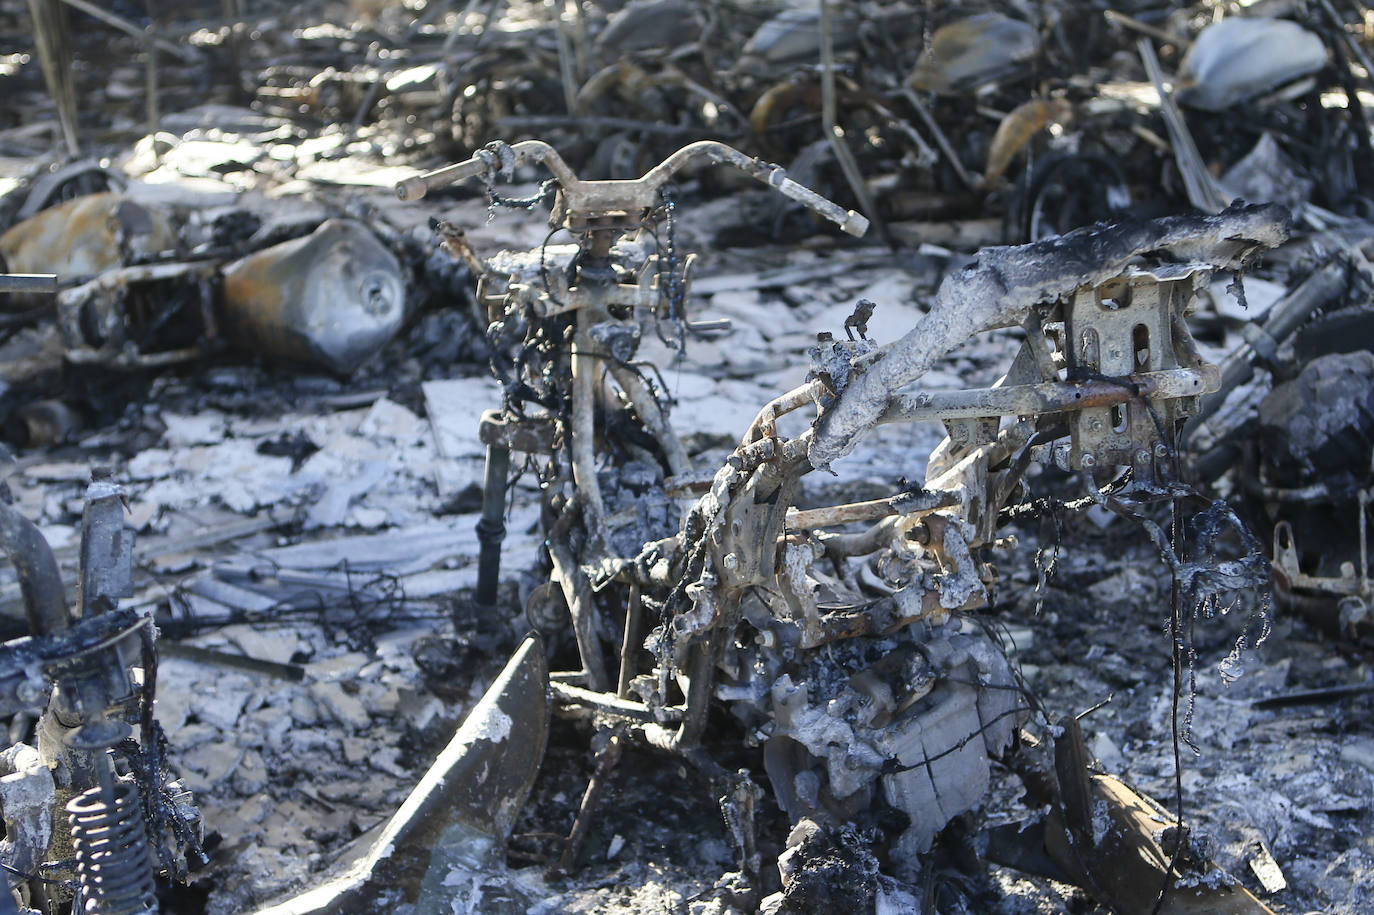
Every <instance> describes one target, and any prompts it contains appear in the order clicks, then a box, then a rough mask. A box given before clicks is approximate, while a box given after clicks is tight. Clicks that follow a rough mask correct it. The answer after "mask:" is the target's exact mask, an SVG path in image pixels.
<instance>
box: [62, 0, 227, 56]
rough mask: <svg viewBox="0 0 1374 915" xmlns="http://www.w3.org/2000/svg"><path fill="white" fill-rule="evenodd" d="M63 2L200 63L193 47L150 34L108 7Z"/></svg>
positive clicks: (80, 1) (84, 1)
mask: <svg viewBox="0 0 1374 915" xmlns="http://www.w3.org/2000/svg"><path fill="white" fill-rule="evenodd" d="M62 2H63V3H65V4H67V5H68V6H70V7H74V8H76V9H79V10H81V12H83V13H85V14H86V15H87V16H90V17H91V18H92V19H99V20H100V21H101V22H103V23H105V24H106V25H110V26H114V27H115V28H116V29H119V30H120V31H121V32H124V33H125V34H126V35H132V36H133V37H134V38H137V39H138V40H139V41H142V42H145V43H151V44H154V45H157V46H158V47H159V48H162V50H164V51H166V52H167V53H169V54H175V55H176V56H177V57H180V58H181V59H182V60H184V61H186V62H187V63H191V64H194V63H200V55H199V54H197V53H196V52H195V51H193V50H192V49H191V48H189V47H184V46H182V45H179V44H176V43H175V42H171V41H168V40H167V39H165V38H158V37H157V36H156V35H150V34H148V32H147V30H146V29H141V28H139V27H138V26H137V25H136V24H134V23H132V22H130V21H129V20H127V19H125V18H124V17H123V16H117V15H115V14H114V13H112V12H110V11H109V10H107V9H102V8H101V7H98V6H96V5H95V4H94V3H88V2H87V0H62Z"/></svg>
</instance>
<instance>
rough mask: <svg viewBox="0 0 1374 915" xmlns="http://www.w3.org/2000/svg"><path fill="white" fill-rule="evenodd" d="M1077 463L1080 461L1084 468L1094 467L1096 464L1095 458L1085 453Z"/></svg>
mask: <svg viewBox="0 0 1374 915" xmlns="http://www.w3.org/2000/svg"><path fill="white" fill-rule="evenodd" d="M1079 463H1080V464H1081V465H1082V466H1083V467H1084V468H1085V469H1086V468H1088V467H1096V466H1097V458H1095V457H1093V456H1092V455H1091V454H1085V455H1083V458H1082V460H1081V461H1079Z"/></svg>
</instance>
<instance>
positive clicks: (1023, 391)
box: [879, 365, 1221, 423]
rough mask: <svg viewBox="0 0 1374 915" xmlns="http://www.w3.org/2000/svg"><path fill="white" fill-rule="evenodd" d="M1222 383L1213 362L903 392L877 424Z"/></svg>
mask: <svg viewBox="0 0 1374 915" xmlns="http://www.w3.org/2000/svg"><path fill="white" fill-rule="evenodd" d="M1220 384H1221V374H1220V372H1219V371H1218V370H1217V368H1216V367H1215V366H1211V365H1206V366H1203V367H1201V368H1196V369H1164V370H1163V371H1159V372H1140V373H1138V374H1134V375H1130V376H1127V377H1125V378H1123V379H1121V381H1120V383H1118V382H1115V381H1097V380H1093V381H1084V382H1072V381H1046V382H1042V383H1040V384H1017V385H1008V386H1006V387H1001V388H981V389H977V390H971V391H938V392H923V393H920V394H903V395H901V396H899V397H896V398H894V399H893V402H892V404H891V405H890V406H889V407H888V408H887V410H886V411H885V412H884V413H883V415H882V418H881V419H880V420H879V422H883V423H892V422H917V421H921V420H945V419H971V418H976V417H980V416H1031V415H1042V414H1045V413H1063V412H1066V411H1070V410H1083V409H1087V408H1088V407H1106V406H1112V405H1114V404H1119V403H1125V402H1126V401H1129V400H1133V399H1135V398H1137V397H1166V398H1175V397H1190V396H1195V395H1199V394H1210V393H1212V392H1213V391H1216V390H1217V388H1218V386H1219V385H1220Z"/></svg>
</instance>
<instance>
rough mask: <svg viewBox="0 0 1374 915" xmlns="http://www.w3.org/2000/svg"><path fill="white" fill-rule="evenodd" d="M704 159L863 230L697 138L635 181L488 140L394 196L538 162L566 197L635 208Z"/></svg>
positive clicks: (799, 189) (747, 160)
mask: <svg viewBox="0 0 1374 915" xmlns="http://www.w3.org/2000/svg"><path fill="white" fill-rule="evenodd" d="M702 158H705V159H709V160H710V161H711V162H712V163H713V164H716V165H728V166H730V167H731V168H735V169H738V170H739V171H742V172H744V173H745V174H747V175H749V176H750V177H752V178H754V179H756V180H758V181H761V182H763V183H764V184H766V185H768V186H769V187H771V188H773V189H774V190H776V191H777V192H778V193H780V194H784V195H786V196H787V197H789V198H791V199H792V200H795V201H797V202H798V203H800V204H802V205H803V206H805V207H807V208H808V209H810V210H812V211H813V212H815V213H816V214H818V215H820V216H822V217H824V218H826V219H828V220H830V221H831V222H833V223H835V224H836V225H838V226H839V227H840V228H841V229H842V230H843V231H845V232H847V233H848V234H850V235H853V236H855V237H858V236H861V235H863V234H864V232H866V231H867V230H868V220H867V219H866V218H864V216H862V215H861V214H859V213H856V212H854V211H853V210H846V209H844V208H843V207H841V206H840V205H839V204H837V203H835V202H834V201H832V200H828V199H826V198H825V197H822V196H821V195H820V194H817V193H816V192H815V191H813V190H811V189H810V188H808V187H805V186H804V185H801V184H798V183H797V182H796V181H793V180H792V179H791V178H789V177H788V176H787V172H786V171H785V170H784V169H783V168H782V167H781V166H778V165H773V164H771V163H768V162H764V161H763V160H762V159H756V158H753V157H750V156H746V155H745V154H744V153H742V152H740V151H739V150H737V149H735V148H734V147H733V146H727V145H726V144H724V143H719V142H716V141H714V140H702V141H700V142H697V143H692V144H689V145H687V146H684V147H683V148H682V149H679V150H678V151H677V152H675V153H673V154H672V155H671V156H669V157H668V158H666V159H664V160H663V161H662V162H660V163H659V164H658V165H656V166H654V167H653V168H652V169H650V170H649V171H648V172H647V173H646V174H645V175H644V176H643V177H642V178H638V179H634V180H614V181H583V180H581V179H580V178H578V177H577V176H576V175H575V174H573V171H572V169H570V168H569V167H568V164H567V163H566V162H564V161H563V157H562V156H560V155H559V154H558V151H557V150H555V149H554V148H553V147H552V146H550V145H549V144H547V143H545V142H544V141H542V140H523V141H521V142H519V143H516V144H514V145H510V144H507V143H502V142H500V141H498V142H495V143H491V144H488V145H487V146H486V148H484V149H481V150H478V152H477V154H476V155H474V156H473V157H472V158H470V159H467V160H466V161H463V162H459V163H457V164H455V165H449V166H445V167H444V168H440V169H436V170H435V171H432V172H427V173H426V174H423V175H416V176H415V177H413V178H407V179H405V180H404V181H400V182H398V183H397V185H396V196H397V197H399V198H400V199H402V200H418V199H420V198H421V197H424V196H425V195H426V194H427V193H428V192H430V191H432V190H435V189H436V188H440V187H445V186H447V185H450V184H456V183H457V182H460V181H466V180H468V179H470V178H475V177H478V176H479V175H486V174H492V173H495V172H508V171H509V170H510V169H511V168H513V167H514V166H515V165H516V164H518V163H520V162H526V161H530V160H533V161H536V162H542V163H543V164H544V165H545V166H546V167H547V168H548V169H549V171H551V172H552V173H553V176H554V179H555V180H557V181H558V183H559V184H560V185H562V186H563V189H564V192H565V193H566V194H568V196H569V197H570V198H571V197H576V198H577V199H579V200H586V201H588V202H592V201H594V202H595V203H596V204H597V205H598V206H600V207H601V208H604V209H615V208H617V207H620V208H623V209H630V210H633V209H636V208H638V207H641V206H645V205H646V203H645V201H646V200H647V199H649V198H651V197H652V196H653V195H654V194H656V193H657V192H658V189H659V188H660V187H662V186H663V185H664V184H665V183H666V182H667V181H668V179H669V178H671V177H672V176H673V174H674V173H675V172H677V171H678V170H679V169H681V168H683V167H684V166H686V165H687V164H688V163H689V162H691V161H693V160H695V159H702Z"/></svg>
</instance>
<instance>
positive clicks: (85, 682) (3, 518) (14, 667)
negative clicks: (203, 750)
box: [0, 449, 204, 915]
mask: <svg viewBox="0 0 1374 915" xmlns="http://www.w3.org/2000/svg"><path fill="white" fill-rule="evenodd" d="M13 465H14V458H13V456H12V455H10V454H9V452H8V451H6V450H3V449H0V549H3V551H4V552H5V554H6V555H7V556H8V557H9V559H10V561H11V562H13V563H14V566H15V569H16V571H17V572H18V574H19V580H20V583H21V584H22V586H23V591H24V604H25V610H26V612H27V616H28V623H29V629H30V633H31V634H30V635H28V636H26V637H23V638H18V639H13V640H11V641H8V642H5V643H3V644H0V708H2V709H3V711H4V714H6V715H20V716H21V717H22V714H23V713H29V714H33V715H38V716H41V717H39V719H38V724H37V747H36V748H35V747H32V746H29V745H27V744H25V743H22V742H20V743H14V744H12V745H11V746H9V747H8V748H7V749H6V750H5V751H4V753H3V754H0V766H3V768H4V771H5V775H4V777H3V778H0V805H2V806H3V810H4V818H5V840H4V845H3V854H4V861H5V871H6V875H7V876H6V884H7V892H5V893H2V894H0V910H4V911H9V912H16V913H27V912H47V911H52V910H53V908H55V907H57V906H59V905H61V904H63V903H69V904H70V905H71V907H72V910H73V911H77V912H90V913H93V915H135V913H143V912H155V911H157V896H156V891H155V887H154V876H155V875H156V874H158V873H162V874H164V875H165V876H167V877H168V878H170V879H174V880H184V879H186V876H187V873H188V867H191V866H196V865H199V864H202V863H204V856H203V854H202V852H201V846H200V843H201V838H202V836H201V832H202V828H201V822H200V815H199V813H198V811H197V810H196V807H195V805H194V803H193V802H192V799H191V795H190V793H189V792H187V791H185V790H184V789H183V788H182V786H181V784H180V783H179V782H178V781H176V780H175V779H174V778H173V776H172V774H171V773H170V772H169V771H168V769H167V768H166V767H165V765H164V760H165V757H166V754H167V751H168V740H167V737H166V735H165V734H163V732H162V729H161V727H160V726H159V725H158V723H157V719H156V717H155V715H154V710H153V709H154V699H155V693H156V689H157V646H156V630H155V628H154V626H153V624H152V620H151V619H150V618H148V617H147V616H145V615H143V614H141V613H138V612H136V611H133V610H121V609H119V601H120V599H121V598H123V597H127V596H129V594H130V593H131V580H132V569H131V561H132V547H133V539H132V536H131V535H130V533H129V532H128V530H127V529H126V528H125V526H124V497H123V493H122V491H121V489H120V488H119V487H118V486H116V485H115V484H113V483H111V482H106V481H99V480H98V481H96V482H94V483H92V484H91V486H90V488H89V489H88V490H87V493H86V509H85V515H84V517H83V520H82V530H81V577H80V582H79V584H78V595H77V598H76V600H75V601H74V602H73V603H69V602H68V600H67V597H66V593H65V587H64V585H63V582H62V578H61V575H60V573H59V571H58V568H57V563H56V561H55V560H54V559H53V554H52V550H51V549H50V548H49V546H48V543H47V541H46V540H45V539H44V538H43V535H42V534H41V533H40V532H39V531H38V529H37V528H36V527H35V526H34V525H33V523H32V522H30V521H29V520H28V519H26V518H24V517H23V516H22V515H21V514H19V512H18V511H16V510H15V509H14V507H13V506H12V505H10V504H9V503H10V493H9V489H8V487H7V486H6V485H5V484H4V482H3V478H4V477H7V476H8V475H9V472H10V470H12V468H13ZM135 728H137V731H135ZM135 733H136V734H137V737H135V736H134V735H135ZM16 905H17V906H19V908H16Z"/></svg>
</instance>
